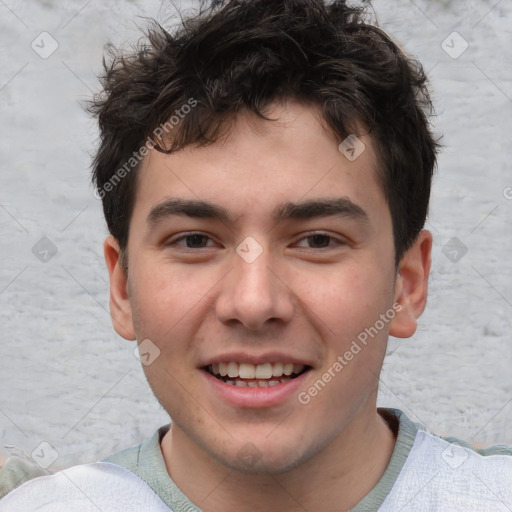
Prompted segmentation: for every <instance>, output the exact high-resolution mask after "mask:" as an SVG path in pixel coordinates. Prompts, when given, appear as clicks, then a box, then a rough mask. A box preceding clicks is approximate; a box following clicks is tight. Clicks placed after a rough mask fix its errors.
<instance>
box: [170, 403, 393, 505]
mask: <svg viewBox="0 0 512 512" xmlns="http://www.w3.org/2000/svg"><path fill="white" fill-rule="evenodd" d="M395 441H396V439H395V434H394V433H393V432H392V431H391V429H390V427H389V425H388V424H387V422H386V421H385V420H384V419H383V418H382V417H381V416H380V415H379V414H378V413H377V410H376V408H375V406H374V407H373V410H371V411H369V413H367V414H364V411H360V414H359V415H358V417H357V418H356V419H355V420H354V421H352V422H351V424H350V425H349V426H348V427H347V428H346V429H344V430H343V431H342V432H341V433H340V434H339V435H338V436H337V437H336V438H335V439H334V440H333V442H332V443H331V444H330V445H328V446H327V447H326V448H325V449H323V450H322V451H321V452H319V453H317V454H316V455H314V456H313V457H312V458H311V459H309V460H308V461H306V462H305V463H303V464H301V465H300V466H298V467H296V468H294V469H292V470H290V471H287V472H285V473H281V474H277V475H254V474H242V473H238V472H235V471H233V470H231V469H230V468H227V467H226V466H223V465H221V464H219V463H218V462H217V461H215V460H214V459H212V458H211V457H209V456H208V455H207V454H205V453H204V452H203V451H202V450H201V449H200V448H199V447H198V446H197V445H196V444H195V443H194V442H193V441H192V440H190V439H189V438H188V436H187V435H186V434H185V433H184V432H183V431H182V430H181V429H180V428H179V427H177V426H176V425H175V424H173V425H172V427H171V429H170V430H169V432H168V433H167V434H166V435H165V437H164V439H163V440H162V452H163V456H164V460H165V464H166V467H167V471H168V473H169V475H170V476H171V478H172V479H173V481H174V482H175V483H176V485H177V486H178V487H179V488H180V489H181V491H182V492H183V493H184V494H185V495H186V496H187V497H188V498H189V499H190V500H191V501H192V502H193V503H194V504H196V505H197V506H198V507H199V508H201V510H203V512H231V511H238V510H251V511H253V512H264V511H265V512H268V511H280V512H288V511H290V512H291V511H295V510H327V511H329V510H336V511H337V512H342V511H348V510H350V509H351V508H353V507H354V506H355V505H356V504H357V503H358V502H359V501H361V499H362V498H364V496H366V494H368V493H369V492H370V490H371V489H372V488H373V487H374V486H375V485H376V484H377V482H378V481H379V479H380V478H381V476H382V474H383V473H384V471H385V469H386V467H387V465H388V463H389V459H390V458H391V454H392V452H393V448H394V446H395Z"/></svg>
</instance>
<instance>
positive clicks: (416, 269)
mask: <svg viewBox="0 0 512 512" xmlns="http://www.w3.org/2000/svg"><path fill="white" fill-rule="evenodd" d="M431 253H432V234H431V233H430V232H429V231H426V230H423V231H422V232H421V233H420V234H419V236H418V238H417V240H416V242H415V243H414V245H413V246H412V247H411V248H410V249H409V250H408V251H407V252H406V253H405V255H404V256H403V258H402V260H401V262H400V266H399V272H398V275H397V278H396V284H395V303H396V304H399V305H400V308H399V311H398V313H397V315H396V316H395V318H394V319H393V320H392V322H391V325H390V330H389V334H390V335H391V336H395V337H396V338H409V337H411V336H412V335H413V334H414V333H415V332H416V329H417V326H418V322H417V320H418V318H419V317H420V316H421V314H422V313H423V311H424V310H425V306H426V305H427V293H428V276H429V274H430V266H431Z"/></svg>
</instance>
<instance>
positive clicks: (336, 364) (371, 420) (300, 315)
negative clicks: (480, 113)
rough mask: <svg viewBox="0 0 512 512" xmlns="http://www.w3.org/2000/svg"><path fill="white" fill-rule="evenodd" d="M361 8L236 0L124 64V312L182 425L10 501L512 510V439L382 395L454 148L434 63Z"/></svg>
mask: <svg viewBox="0 0 512 512" xmlns="http://www.w3.org/2000/svg"><path fill="white" fill-rule="evenodd" d="M363 14H364V13H363V12H361V11H360V10H359V9H357V8H355V7H349V6H347V5H346V4H345V2H344V1H335V2H332V3H329V4H326V3H323V2H322V1H321V0H278V1H276V0H252V1H247V0H245V1H243V0H233V1H230V2H226V3H224V4H223V5H218V6H216V7H215V8H214V9H213V10H211V11H208V12H206V13H204V14H202V15H201V16H199V17H198V18H196V19H192V20H187V21H186V22H184V25H183V28H182V29H181V30H180V31H179V32H178V33H175V34H172V35H171V34H169V33H167V32H165V31H164V30H163V29H161V28H159V27H155V28H153V29H152V30H151V31H150V34H149V35H150V37H149V44H147V45H145V46H144V47H143V48H142V49H141V50H140V51H137V52H134V53H133V54H131V55H125V56H123V55H121V54H119V55H114V56H113V60H112V61H111V63H109V64H108V65H107V67H106V75H105V77H104V79H103V85H104V94H103V95H102V96H101V97H100V98H98V99H97V100H96V101H95V102H94V103H93V106H92V111H93V112H94V113H95V114H97V115H98V117H99V123H100V128H101V144H100V148H99V151H98V153H97V156H96V159H95V162H94V180H95V185H96V188H97V194H98V197H100V198H101V199H102V201H103V208H104V212H105V217H106V220H107V224H108V227H109V230H110V233H111V236H109V237H108V238H107V240H106V242H105V257H106V262H107V266H108V270H109V273H110V303H111V313H112V320H113V325H114V328H115V330H116V331H117V332H118V333H119V334H120V335H121V336H123V337H124V338H126V339H131V340H133V339H137V341H138V343H139V349H140V355H141V360H142V362H143V367H144V371H145V373H146V376H147V379H148V382H149V384H150V386H151V388H152V389H153V391H154V393H155V396H156V397H157V398H158V400H159V401H160V403H161V404H162V406H163V407H164V408H165V410H166V411H167V412H168V413H169V415H170V417H171V419H172V424H171V426H169V425H168V426H165V427H162V428H161V429H159V431H157V432H156V433H155V434H154V435H153V436H152V437H150V438H148V439H146V440H145V441H144V442H143V443H142V444H141V445H139V446H137V447H134V448H130V449H128V450H126V451H124V452H121V453H118V454H116V455H113V456H111V457H109V458H108V459H106V460H105V461H103V462H100V463H97V464H92V465H84V466H76V467H74V468H72V469H70V470H67V471H64V472H60V473H58V474H57V475H54V476H50V477H42V478H39V479H36V480H33V481H31V482H28V483H26V484H24V485H23V486H21V487H20V488H19V489H17V490H15V491H13V492H12V493H10V494H9V495H8V496H7V497H6V498H5V499H4V500H3V501H2V502H0V510H2V511H3V510H9V511H15V510H24V511H28V510H36V509H37V510H52V511H54V510H68V511H69V510H88V509H89V508H90V509H91V510H97V509H98V508H99V509H102V507H105V508H104V510H169V509H171V510H173V511H174V512H184V511H187V512H188V511H199V510H203V511H205V512H219V511H228V512H231V511H241V510H242V511H245V510H247V511H251V512H263V511H276V512H277V511H317V510H325V511H333V512H334V511H337V512H338V511H348V510H352V511H357V512H362V511H370V510H371V511H377V510H379V511H381V512H388V511H398V510H407V511H432V510H436V511H441V510H443V511H444V510H446V511H452V512H453V511H464V512H467V511H477V510H478V511H479V512H481V511H489V512H490V511H493V512H495V511H499V510H504V511H505V510H510V509H512V485H511V484H512V457H510V455H511V454H512V449H511V448H509V447H495V448H492V449H489V450H486V451H481V452H480V453H479V452H477V451H476V450H474V449H472V448H471V447H470V446H469V445H467V444H465V443H463V442H462V441H459V442H458V443H455V442H454V441H455V440H454V439H447V440H446V439H442V438H439V437H437V436H435V435H433V434H431V433H428V432H427V431H426V430H425V428H424V427H422V426H420V425H416V424H414V423H412V422H411V421H410V420H409V419H408V418H407V417H406V416H405V415H404V414H403V413H402V412H400V411H398V410H384V409H377V407H376V400H377V389H378V382H379V374H380V371H381V367H382V363H383V359H384V356H385V352H386V345H387V339H388V336H389V335H392V336H396V337H401V338H407V337H410V336H412V335H413V334H414V332H415V330H416V321H417V318H418V317H419V316H420V315H421V313H422V312H423V310H424V308H425V304H426V299H427V281H428V274H429V270H430V253H431V247H432V236H431V235H430V233H429V232H427V231H425V230H423V226H424V223H425V218H426V215H427V210H428V203H429V195H430V184H431V178H432V173H433V170H434V167H435V161H436V150H437V143H436V141H435V140H434V138H433V135H432V133H431V129H430V127H429V123H428V117H427V116H428V113H429V109H430V99H429V95H428V91H427V89H426V78H425V76H424V74H423V71H422V68H421V66H420V65H419V64H418V63H417V62H415V61H413V60H412V59H410V58H408V57H407V56H405V55H404V53H403V52H402V51H401V50H400V49H399V48H398V47H397V46H396V45H395V44H394V43H393V42H392V41H391V40H390V39H389V38H388V37H387V36H386V35H385V34H384V33H383V32H382V31H381V30H379V29H378V28H376V27H375V26H373V25H370V24H367V23H366V22H365V18H364V16H363ZM45 507H46V508H45ZM73 507H74V508H73ZM87 507H89V508H87ZM95 507H96V508H95Z"/></svg>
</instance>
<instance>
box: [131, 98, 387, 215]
mask: <svg viewBox="0 0 512 512" xmlns="http://www.w3.org/2000/svg"><path fill="white" fill-rule="evenodd" d="M267 115H268V117H270V118H272V119H275V120H272V121H267V120H264V119H261V118H258V117H257V116H255V115H254V114H252V113H251V114H249V113H244V114H240V115H238V116H237V118H236V119H235V120H234V122H233V123H232V124H231V125H230V126H229V130H228V131H227V132H226V134H225V136H224V137H222V138H221V139H220V140H218V141H216V142H214V143H213V144H212V145H210V146H206V147H191V146H188V147H186V148H184V149H182V150H179V151H176V152H174V153H172V154H170V155H165V154H162V153H160V152H158V151H155V150H153V151H151V152H150V154H149V155H148V156H147V157H146V158H145V160H144V161H143V163H142V166H141V169H140V170H139V175H138V180H137V181H138V183H137V192H136V200H135V209H134V214H135V213H136V212H137V213H145V215H146V216H148V215H149V213H150V210H151V209H152V208H154V206H155V205H157V204H159V203H161V202H163V201H165V200H166V199H169V198H177V197H181V198H186V199H190V200H199V201H205V202H209V203H212V204H216V205H222V206H223V207H224V209H225V213H226V214H227V216H228V217H229V216H230V215H231V216H235V217H237V218H238V217H240V216H242V217H249V216H250V214H252V213H254V214H255V215H258V216H260V217H263V216H267V217H268V219H271V218H272V220H275V218H276V211H277V210H278V209H279V207H280V206H282V205H283V204H285V203H290V202H294V203H297V202H299V201H301V202H303V201H304V200H307V199H314V198H316V199H319V198H330V199H335V198H340V197H343V198H345V199H349V200H350V201H351V202H352V203H353V204H355V205H358V204H362V205H365V210H366V209H368V210H370V211H371V210H378V209H379V208H382V207H384V208H387V204H386V202H385V200H384V196H383V192H382V190H381V187H380V185H379V183H380V181H379V177H378V172H377V169H378V168H379V162H378V158H377V151H376V150H375V146H374V142H373V140H372V139H371V137H370V136H369V135H360V136H359V137H355V136H354V135H351V136H350V137H349V139H348V140H346V141H341V140H338V139H337V138H336V137H335V136H334V134H333V133H332V131H330V130H329V129H327V128H326V127H325V124H324V123H323V121H322V119H321V117H320V115H319V114H318V112H317V111H315V110H314V109H313V108H311V107H308V106H304V105H301V104H299V103H293V102H289V103H287V104H285V105H274V106H273V108H272V109H271V110H270V111H269V112H268V113H267ZM340 143H341V145H340ZM281 213H282V212H281ZM375 213H376V212H375ZM149 220H150V219H149Z"/></svg>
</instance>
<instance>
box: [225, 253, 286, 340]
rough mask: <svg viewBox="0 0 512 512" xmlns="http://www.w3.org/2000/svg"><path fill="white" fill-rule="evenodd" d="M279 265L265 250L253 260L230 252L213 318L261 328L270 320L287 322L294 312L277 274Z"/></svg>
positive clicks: (283, 282)
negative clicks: (231, 263) (226, 271)
mask: <svg viewBox="0 0 512 512" xmlns="http://www.w3.org/2000/svg"><path fill="white" fill-rule="evenodd" d="M279 267H280V265H279V264H278V262H277V261H276V258H274V259H273V258H272V257H271V255H270V252H269V251H268V250H263V252H262V253H261V254H260V255H259V256H258V258H257V259H255V260H254V261H250V260H246V259H244V258H243V257H241V256H240V255H239V254H237V253H234V255H233V269H232V271H231V272H229V273H228V274H227V276H226V278H225V279H224V280H223V281H222V284H221V290H220V293H219V295H218V297H217V302H216V313H217V318H218V319H219V320H220V321H221V322H223V323H225V324H231V325H233V324H236V323H238V324H242V325H244V326H245V327H247V328H248V329H250V330H252V331H263V330H265V329H266V328H268V326H269V325H270V324H271V323H276V322H278V321H279V322H281V323H286V322H289V321H290V320H291V318H292V316H293V312H294V303H295V301H294V295H293V292H292V290H291V289H290V287H289V284H288V283H286V278H285V276H284V275H280V272H279Z"/></svg>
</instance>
